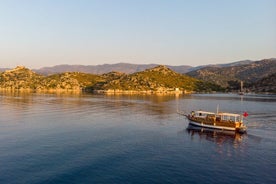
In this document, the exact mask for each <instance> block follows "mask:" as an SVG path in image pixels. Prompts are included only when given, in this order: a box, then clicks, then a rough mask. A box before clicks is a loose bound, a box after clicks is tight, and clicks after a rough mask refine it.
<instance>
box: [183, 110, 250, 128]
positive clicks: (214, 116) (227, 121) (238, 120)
mask: <svg viewBox="0 0 276 184" xmlns="http://www.w3.org/2000/svg"><path fill="white" fill-rule="evenodd" d="M247 115H248V114H247V113H246V112H245V113H244V114H243V115H241V114H233V113H226V112H217V113H214V112H207V111H202V110H199V111H192V112H191V113H190V114H187V115H185V116H186V118H187V119H188V120H189V124H191V125H194V126H199V127H205V128H212V129H219V130H230V131H236V132H239V133H245V132H246V130H247V127H246V126H245V125H244V123H243V117H244V116H245V117H246V116H247Z"/></svg>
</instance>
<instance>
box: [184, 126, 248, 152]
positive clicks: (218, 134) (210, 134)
mask: <svg viewBox="0 0 276 184" xmlns="http://www.w3.org/2000/svg"><path fill="white" fill-rule="evenodd" d="M187 132H188V133H189V134H190V135H191V138H193V137H194V136H195V135H198V136H199V138H200V139H206V140H208V141H212V142H215V143H216V144H218V145H222V144H232V145H233V146H234V147H237V146H238V145H239V144H240V143H241V142H242V140H243V138H244V137H245V136H246V134H241V133H239V132H236V131H227V130H217V129H210V128H203V127H198V126H193V125H188V127H187Z"/></svg>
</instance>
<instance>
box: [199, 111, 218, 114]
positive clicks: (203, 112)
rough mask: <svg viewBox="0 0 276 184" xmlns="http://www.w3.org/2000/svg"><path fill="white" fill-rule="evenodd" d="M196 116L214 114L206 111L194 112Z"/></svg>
mask: <svg viewBox="0 0 276 184" xmlns="http://www.w3.org/2000/svg"><path fill="white" fill-rule="evenodd" d="M194 112H195V113H196V114H215V113H213V112H207V111H194Z"/></svg>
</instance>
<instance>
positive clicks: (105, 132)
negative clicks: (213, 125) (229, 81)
mask: <svg viewBox="0 0 276 184" xmlns="http://www.w3.org/2000/svg"><path fill="white" fill-rule="evenodd" d="M0 103H1V106H0V143H1V144H0V183H1V184H2V183H4V184H5V183H9V184H12V183H27V184H32V183H47V184H51V183H231V184H232V183H276V175H275V173H276V106H275V105H276V97H275V96H274V97H273V96H243V97H240V96H238V95H233V94H227V95H226V94H222V95H220V94H215V95H188V96H166V97H164V96H99V95H89V94H79V95H73V94H24V93H23V94H22V93H20V94H18V93H13V94H7V93H3V92H1V93H0ZM218 104H219V107H220V110H221V111H228V112H233V113H240V112H244V111H246V112H248V114H249V117H247V119H246V124H247V126H248V133H247V134H243V135H240V134H235V133H231V132H214V131H209V130H206V129H193V128H192V129H190V128H189V129H187V127H188V122H187V121H186V120H185V118H184V117H183V116H180V115H179V114H177V111H182V112H190V111H191V110H198V109H203V110H208V111H216V108H217V105H218Z"/></svg>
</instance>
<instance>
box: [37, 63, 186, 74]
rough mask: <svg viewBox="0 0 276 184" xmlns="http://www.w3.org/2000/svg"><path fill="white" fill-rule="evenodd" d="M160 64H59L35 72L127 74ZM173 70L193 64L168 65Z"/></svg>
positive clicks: (182, 70) (182, 71)
mask: <svg viewBox="0 0 276 184" xmlns="http://www.w3.org/2000/svg"><path fill="white" fill-rule="evenodd" d="M155 66H158V64H130V63H117V64H103V65H87V66H85V65H57V66H53V67H43V68H40V69H37V70H34V71H35V72H37V73H39V74H44V75H50V74H55V73H62V72H83V73H92V74H104V73H108V72H113V71H116V72H122V73H126V74H130V73H135V72H140V71H143V70H146V69H149V68H153V67H155ZM168 68H171V69H172V70H174V71H176V72H179V73H186V72H188V71H189V69H190V68H191V66H187V65H181V66H168Z"/></svg>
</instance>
